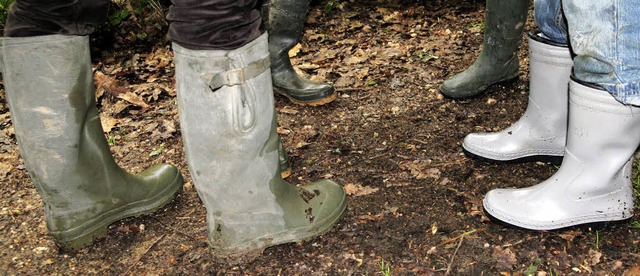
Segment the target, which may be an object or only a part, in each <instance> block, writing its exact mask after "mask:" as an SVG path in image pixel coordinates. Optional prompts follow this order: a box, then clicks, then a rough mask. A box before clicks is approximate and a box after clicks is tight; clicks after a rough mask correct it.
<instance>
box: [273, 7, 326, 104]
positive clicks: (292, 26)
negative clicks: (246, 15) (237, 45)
mask: <svg viewBox="0 0 640 276" xmlns="http://www.w3.org/2000/svg"><path fill="white" fill-rule="evenodd" d="M269 2H270V3H266V4H265V5H264V6H263V7H262V12H263V18H264V20H265V25H266V26H267V30H268V32H269V52H270V54H271V75H272V81H273V90H274V91H276V92H278V93H279V94H281V95H283V96H285V97H287V98H289V100H290V101H291V102H293V103H295V104H299V105H310V106H318V105H324V104H327V103H330V102H332V101H333V100H335V99H336V97H337V95H338V94H337V93H336V91H335V89H334V88H333V86H331V85H329V84H326V83H319V82H315V81H311V80H308V79H305V78H302V77H301V76H299V75H298V74H297V73H296V71H295V70H294V69H293V66H292V65H291V60H290V59H289V50H291V48H293V47H294V46H295V45H296V44H297V43H298V42H299V41H300V39H301V38H302V32H303V30H304V22H305V21H306V19H307V9H308V8H309V2H310V0H271V1H269Z"/></svg>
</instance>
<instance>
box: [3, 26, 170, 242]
mask: <svg viewBox="0 0 640 276" xmlns="http://www.w3.org/2000/svg"><path fill="white" fill-rule="evenodd" d="M3 44H4V45H3V48H2V56H3V58H4V65H5V67H4V72H3V78H4V84H5V88H6V96H7V100H8V102H9V108H10V110H11V118H12V122H13V126H14V129H15V135H16V138H17V140H18V145H19V147H20V154H21V155H22V158H23V159H24V163H25V166H26V168H27V170H28V171H29V175H30V176H31V179H32V180H33V183H34V184H35V186H36V189H37V191H38V193H39V194H40V196H42V201H43V203H44V214H45V218H46V223H47V228H48V229H49V232H50V233H51V235H52V236H53V239H54V240H55V241H56V243H57V244H58V245H59V246H60V247H62V248H63V249H79V248H82V247H84V246H86V245H89V244H90V243H92V241H93V240H94V239H95V238H98V237H102V236H105V235H106V234H107V228H108V226H109V224H111V223H113V222H115V221H117V220H120V219H123V218H126V217H132V216H138V215H141V214H147V213H150V212H153V211H155V210H157V209H159V208H161V207H162V206H164V205H165V204H167V203H168V202H170V201H171V200H172V199H173V198H174V197H175V196H176V195H177V194H178V193H179V191H180V190H181V188H182V175H181V174H180V172H179V170H178V169H177V168H176V167H174V166H170V165H165V164H163V165H156V166H154V167H152V168H150V169H148V170H146V171H144V172H142V173H141V174H139V175H131V174H128V173H127V172H125V171H124V170H123V169H122V168H120V167H118V165H117V164H116V163H115V162H114V160H113V157H112V156H111V152H110V151H109V146H108V144H107V140H106V139H105V137H104V133H103V131H102V126H101V124H100V118H99V117H98V110H97V108H96V102H95V87H94V82H93V74H92V71H91V60H90V57H89V37H88V36H64V35H50V36H37V37H22V38H4V41H3Z"/></svg>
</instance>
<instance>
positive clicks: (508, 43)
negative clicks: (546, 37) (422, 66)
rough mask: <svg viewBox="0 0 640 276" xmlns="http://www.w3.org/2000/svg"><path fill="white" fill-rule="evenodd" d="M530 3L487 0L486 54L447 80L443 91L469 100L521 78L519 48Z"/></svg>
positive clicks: (442, 86) (485, 22) (447, 94)
mask: <svg viewBox="0 0 640 276" xmlns="http://www.w3.org/2000/svg"><path fill="white" fill-rule="evenodd" d="M528 10H529V0H515V1H510V2H509V5H505V4H504V3H503V2H501V1H499V0H487V4H486V11H485V15H484V18H485V21H484V24H485V31H484V42H483V44H482V52H481V53H480V56H478V58H477V59H476V61H475V62H474V63H473V64H472V65H471V66H470V67H469V68H468V69H467V70H465V71H464V72H462V73H459V74H457V75H455V76H453V77H451V78H450V79H448V80H446V81H445V82H444V83H443V84H442V85H441V86H440V92H442V94H444V95H445V96H448V97H451V98H456V99H459V98H469V97H473V96H477V95H479V94H480V93H482V92H484V91H485V90H486V89H487V87H489V86H490V85H492V84H495V83H498V82H502V81H506V80H510V79H514V78H517V77H518V68H519V62H518V47H519V46H520V40H521V39H522V32H523V30H524V25H525V23H526V20H527V13H528Z"/></svg>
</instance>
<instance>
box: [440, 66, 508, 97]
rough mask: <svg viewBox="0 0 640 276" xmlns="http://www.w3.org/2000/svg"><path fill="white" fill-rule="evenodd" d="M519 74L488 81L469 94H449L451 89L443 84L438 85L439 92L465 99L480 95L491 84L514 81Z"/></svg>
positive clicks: (451, 92) (446, 95)
mask: <svg viewBox="0 0 640 276" xmlns="http://www.w3.org/2000/svg"><path fill="white" fill-rule="evenodd" d="M519 76H520V73H519V72H516V73H515V74H514V75H510V76H507V77H505V78H503V79H499V80H497V81H495V82H492V83H489V84H487V85H483V86H480V87H479V88H478V89H477V90H474V91H473V92H471V93H470V94H468V95H464V96H451V95H450V94H453V91H451V90H449V89H448V88H447V87H446V86H444V85H440V88H439V89H440V93H441V94H442V95H444V96H445V98H449V99H454V100H467V99H473V98H475V97H478V96H480V95H482V94H483V93H484V92H485V91H486V90H487V89H488V88H489V87H490V86H492V85H497V84H502V83H508V82H512V81H516V80H517V79H518V77H519Z"/></svg>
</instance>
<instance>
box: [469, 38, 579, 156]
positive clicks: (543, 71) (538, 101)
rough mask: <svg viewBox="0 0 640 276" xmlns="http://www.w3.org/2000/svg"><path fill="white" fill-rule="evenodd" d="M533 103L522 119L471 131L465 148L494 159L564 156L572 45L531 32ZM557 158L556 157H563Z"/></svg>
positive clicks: (530, 103)
mask: <svg viewBox="0 0 640 276" xmlns="http://www.w3.org/2000/svg"><path fill="white" fill-rule="evenodd" d="M529 56H530V61H529V67H530V76H531V78H530V82H529V104H528V106H527V110H526V111H525V112H524V114H523V115H522V117H521V118H520V120H518V121H517V122H515V123H514V124H513V125H511V126H510V127H508V128H506V129H504V130H502V131H500V132H495V133H471V134H469V135H467V137H465V138H464V142H463V144H462V147H463V148H464V150H465V151H466V152H467V153H468V154H470V155H472V156H478V157H481V158H485V159H489V160H493V161H513V160H518V159H545V157H560V158H561V157H562V154H563V151H564V145H565V136H566V129H567V102H568V100H567V97H568V83H569V75H570V74H571V67H572V66H573V62H572V59H571V54H570V53H569V48H568V47H566V46H560V45H553V44H551V42H550V41H548V40H545V39H544V38H542V37H540V36H539V35H537V34H533V33H532V34H530V35H529ZM560 158H555V159H560Z"/></svg>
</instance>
